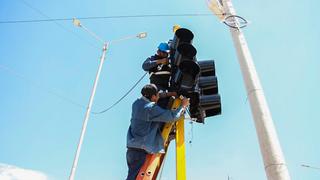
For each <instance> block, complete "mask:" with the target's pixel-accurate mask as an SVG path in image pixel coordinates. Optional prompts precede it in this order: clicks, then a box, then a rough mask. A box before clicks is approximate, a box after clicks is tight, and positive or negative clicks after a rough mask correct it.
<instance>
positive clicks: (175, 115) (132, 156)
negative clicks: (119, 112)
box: [127, 84, 190, 180]
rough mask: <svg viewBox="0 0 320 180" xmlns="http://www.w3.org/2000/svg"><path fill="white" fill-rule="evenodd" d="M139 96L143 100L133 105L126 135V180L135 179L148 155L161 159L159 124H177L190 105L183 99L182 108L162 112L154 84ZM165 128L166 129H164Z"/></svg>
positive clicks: (161, 147)
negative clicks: (157, 103) (175, 122)
mask: <svg viewBox="0 0 320 180" xmlns="http://www.w3.org/2000/svg"><path fill="white" fill-rule="evenodd" d="M141 94H142V97H141V98H139V99H137V100H136V101H135V102H134V103H133V105H132V117H131V121H130V127H129V129H128V134H127V148H128V149H127V165H128V169H129V170H128V176H127V180H135V179H136V177H137V174H138V172H139V170H140V168H141V167H142V165H143V164H144V163H145V161H146V157H147V155H148V154H151V155H156V157H159V158H160V156H161V154H163V153H165V146H164V142H165V141H164V139H163V136H162V135H161V133H160V129H161V125H162V123H163V122H166V123H168V122H174V121H177V120H179V118H180V117H181V116H182V115H183V114H184V112H185V111H186V108H187V106H189V104H190V103H189V100H188V99H187V98H182V100H181V105H179V106H178V107H177V108H175V109H174V110H166V109H162V108H161V107H159V106H158V105H156V102H157V101H158V99H159V92H158V89H157V87H156V86H155V85H154V84H147V85H145V86H144V87H143V88H142V90H141ZM164 128H165V129H166V128H168V127H167V125H166V126H165V127H164ZM165 129H164V130H163V132H165ZM170 130H171V128H170ZM170 130H169V131H168V134H169V132H170ZM148 160H149V159H148Z"/></svg>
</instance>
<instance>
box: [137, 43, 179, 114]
mask: <svg viewBox="0 0 320 180" xmlns="http://www.w3.org/2000/svg"><path fill="white" fill-rule="evenodd" d="M169 53H170V47H169V45H168V43H160V44H159V46H158V49H157V53H156V54H155V55H153V56H151V57H148V58H147V59H146V60H145V61H144V62H143V64H142V68H143V70H145V71H148V72H149V76H150V83H152V84H155V85H156V86H157V88H158V89H159V91H160V100H159V102H158V105H159V106H160V107H162V108H167V104H168V101H169V97H171V96H176V95H177V93H176V92H168V89H169V79H170V76H171V66H170V63H169V59H168V56H169Z"/></svg>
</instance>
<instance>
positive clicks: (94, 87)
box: [69, 19, 147, 180]
mask: <svg viewBox="0 0 320 180" xmlns="http://www.w3.org/2000/svg"><path fill="white" fill-rule="evenodd" d="M73 24H74V25H75V26H77V27H81V28H83V29H84V30H85V31H86V32H88V33H89V34H90V35H91V36H93V37H94V38H95V39H97V40H98V41H100V42H101V43H103V47H102V56H101V58H100V64H99V68H98V71H97V74H96V78H95V80H94V84H93V88H92V92H91V96H90V100H89V104H88V106H87V111H86V114H85V117H84V121H83V126H82V130H81V135H80V139H79V143H78V147H77V151H76V155H75V157H74V161H73V165H72V169H71V173H70V176H69V180H74V178H75V174H76V169H77V165H78V161H79V156H80V151H81V147H82V143H83V139H84V135H85V132H86V129H87V124H88V120H89V116H90V112H91V107H92V104H93V99H94V96H95V92H96V89H97V85H98V81H99V77H100V73H101V70H102V66H103V63H104V60H105V56H106V52H107V49H108V47H109V45H110V42H106V41H104V40H103V39H102V38H100V37H99V36H97V35H96V34H95V33H93V32H92V31H90V30H89V29H88V28H86V27H85V26H83V25H82V24H81V22H80V21H79V20H78V19H73ZM146 36H147V33H146V32H142V33H139V34H137V35H134V36H128V37H126V38H123V39H120V40H116V41H121V40H127V39H130V38H139V39H142V38H145V37H146ZM116 41H111V42H116Z"/></svg>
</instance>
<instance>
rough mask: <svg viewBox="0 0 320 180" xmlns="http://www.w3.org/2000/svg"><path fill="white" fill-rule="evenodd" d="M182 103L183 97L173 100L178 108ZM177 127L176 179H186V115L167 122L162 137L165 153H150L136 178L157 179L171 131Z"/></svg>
mask: <svg viewBox="0 0 320 180" xmlns="http://www.w3.org/2000/svg"><path fill="white" fill-rule="evenodd" d="M180 104H181V99H180V98H176V99H175V100H174V102H173V105H172V108H171V109H175V108H178V107H179V106H180ZM174 127H175V128H176V129H175V130H176V132H175V140H176V180H186V162H185V144H184V116H181V117H180V119H179V120H178V121H176V122H171V123H166V124H165V125H164V128H163V130H162V134H161V135H162V138H163V140H164V147H165V153H164V154H160V153H158V154H148V155H147V157H146V161H145V163H144V164H143V166H142V167H141V169H140V171H139V173H138V175H137V178H136V180H156V179H157V176H158V173H159V171H160V168H161V165H162V163H163V160H164V158H165V155H166V153H167V149H168V146H169V144H170V141H171V139H170V138H169V134H170V132H172V131H173V129H174Z"/></svg>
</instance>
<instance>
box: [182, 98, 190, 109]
mask: <svg viewBox="0 0 320 180" xmlns="http://www.w3.org/2000/svg"><path fill="white" fill-rule="evenodd" d="M181 105H182V107H183V108H187V107H188V106H189V105H190V100H189V98H186V97H183V99H182V100H181Z"/></svg>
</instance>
